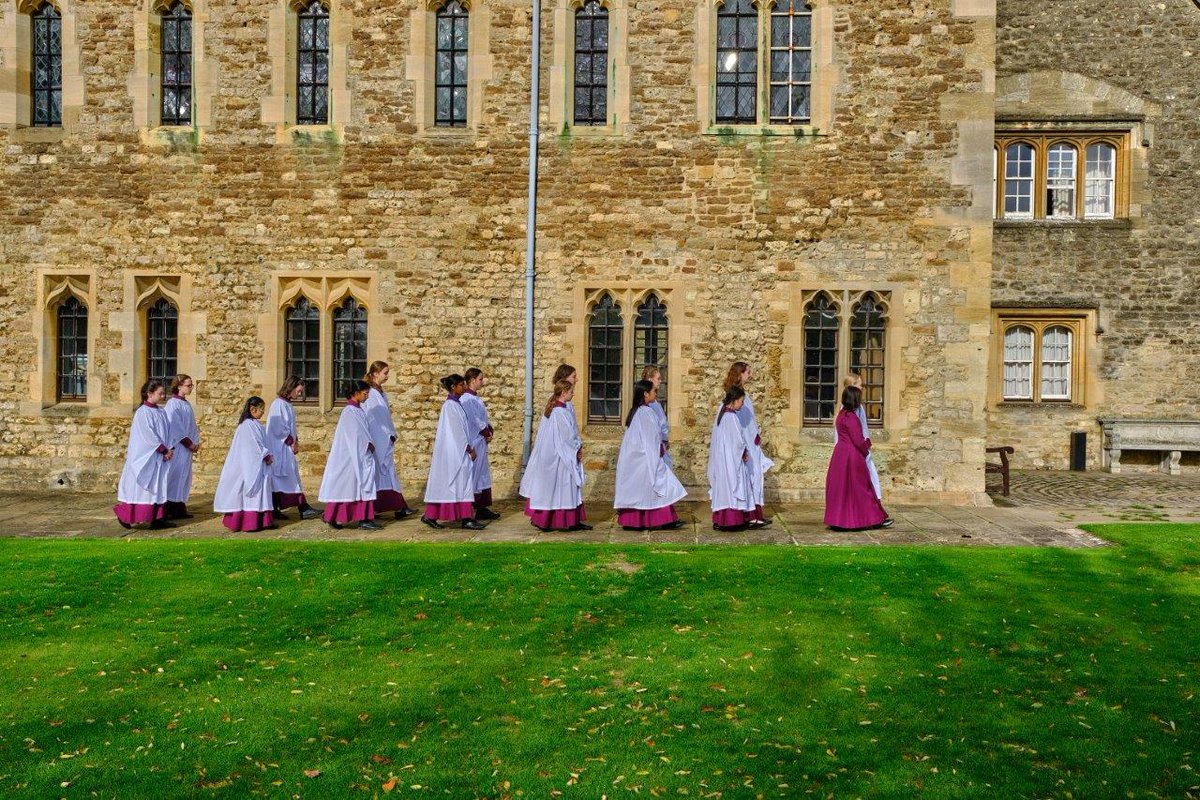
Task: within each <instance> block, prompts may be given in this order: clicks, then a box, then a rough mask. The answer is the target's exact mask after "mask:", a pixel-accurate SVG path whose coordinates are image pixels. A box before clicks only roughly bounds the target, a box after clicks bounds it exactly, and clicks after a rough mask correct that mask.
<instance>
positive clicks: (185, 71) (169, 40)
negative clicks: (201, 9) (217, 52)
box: [160, 2, 192, 125]
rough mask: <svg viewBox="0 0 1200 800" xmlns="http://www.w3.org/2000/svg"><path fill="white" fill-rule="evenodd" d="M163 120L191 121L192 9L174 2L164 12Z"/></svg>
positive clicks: (162, 22)
mask: <svg viewBox="0 0 1200 800" xmlns="http://www.w3.org/2000/svg"><path fill="white" fill-rule="evenodd" d="M160 25H161V42H162V45H161V49H162V87H161V94H162V124H163V125H191V124H192V12H191V11H188V9H187V7H186V6H184V4H183V3H180V2H176V3H175V4H174V5H172V6H171V7H170V8H169V9H167V10H166V11H164V12H163V14H162V19H161V21H160Z"/></svg>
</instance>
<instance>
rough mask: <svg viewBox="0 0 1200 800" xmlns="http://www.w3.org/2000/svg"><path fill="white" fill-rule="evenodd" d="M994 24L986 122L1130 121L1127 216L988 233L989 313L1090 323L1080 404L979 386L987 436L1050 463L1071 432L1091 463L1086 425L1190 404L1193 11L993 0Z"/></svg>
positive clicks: (1194, 367)
mask: <svg viewBox="0 0 1200 800" xmlns="http://www.w3.org/2000/svg"><path fill="white" fill-rule="evenodd" d="M997 29H998V34H997V45H996V68H997V73H998V81H997V118H998V121H997V127H998V128H999V127H1000V126H1001V125H1002V124H1003V123H1002V121H1001V120H1002V119H1003V117H1004V116H1005V115H1008V116H1010V117H1012V118H1020V117H1026V118H1031V117H1046V118H1060V119H1071V120H1088V119H1093V120H1104V119H1108V118H1120V119H1129V120H1133V121H1134V124H1133V127H1134V128H1135V135H1134V137H1133V141H1132V148H1131V149H1132V153H1131V163H1130V170H1131V187H1130V188H1131V198H1130V200H1131V202H1130V214H1129V219H1128V220H1118V221H1114V222H1106V223H1088V222H1081V223H1067V224H1061V223H1018V222H1014V223H1002V224H998V225H997V227H996V231H995V250H994V257H993V258H994V269H995V273H994V278H993V283H992V303H993V305H994V306H997V307H1019V306H1031V307H1051V308H1059V307H1068V308H1069V307H1079V308H1090V309H1094V310H1095V312H1096V319H1097V330H1096V332H1095V334H1096V335H1094V336H1093V337H1092V338H1091V340H1090V341H1089V342H1088V343H1087V345H1086V346H1087V348H1088V349H1089V350H1090V351H1091V353H1090V355H1091V357H1090V359H1089V362H1088V364H1087V371H1088V375H1087V387H1086V391H1087V397H1086V401H1085V402H1084V403H1081V404H1073V405H1072V404H1067V405H1047V404H1043V405H1041V406H1030V405H1022V404H1004V403H998V402H996V392H995V386H993V392H992V397H991V402H990V403H989V408H990V413H989V420H988V428H989V439H991V440H992V441H993V442H994V443H996V444H1001V443H1003V444H1013V445H1015V446H1016V447H1017V463H1018V464H1019V465H1021V466H1036V467H1050V468H1059V469H1062V468H1066V466H1067V464H1068V457H1069V436H1068V434H1069V433H1070V432H1072V431H1086V432H1087V433H1088V436H1089V441H1088V444H1089V447H1088V462H1089V468H1096V467H1098V466H1099V464H1100V447H1101V443H1100V427H1099V425H1098V423H1097V421H1096V420H1097V418H1100V417H1156V418H1157V417H1162V418H1189V419H1196V408H1197V403H1198V402H1200V317H1197V315H1196V313H1195V307H1196V300H1197V298H1198V297H1200V249H1198V245H1200V182H1198V181H1197V180H1196V176H1197V175H1198V174H1200V114H1198V113H1197V110H1198V109H1200V45H1198V44H1197V43H1198V42H1200V7H1197V5H1196V4H1195V3H1194V2H1192V1H1191V0H1168V2H1165V3H1152V2H1136V3H1129V2H1118V0H1101V2H1083V1H1082V0H1063V2H1054V3H1028V2H1022V0H1001V2H1000V3H998V5H997ZM1139 120H1140V121H1139ZM1077 124H1083V123H1077ZM992 369H993V381H994V380H995V371H996V365H995V363H993V367H992ZM1147 463H1149V462H1148V461H1147ZM1154 463H1157V462H1156V461H1155V462H1154ZM1185 463H1187V462H1185ZM1192 463H1194V462H1192Z"/></svg>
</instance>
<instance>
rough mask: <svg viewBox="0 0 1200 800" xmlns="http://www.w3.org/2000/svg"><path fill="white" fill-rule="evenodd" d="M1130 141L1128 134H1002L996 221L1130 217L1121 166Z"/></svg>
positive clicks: (997, 155)
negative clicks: (1126, 215)
mask: <svg viewBox="0 0 1200 800" xmlns="http://www.w3.org/2000/svg"><path fill="white" fill-rule="evenodd" d="M1128 138H1129V135H1128V134H1127V133H1096V134H1082V133H1070V134H1067V133H1016V132H1014V133H999V134H997V140H996V147H995V149H994V151H993V152H994V156H995V158H996V164H995V165H993V171H992V174H993V176H994V178H993V184H994V186H993V194H994V197H995V200H994V202H993V208H994V209H995V216H996V218H997V219H1008V220H1033V219H1052V220H1103V219H1115V218H1117V217H1119V216H1121V215H1122V214H1123V213H1126V212H1125V211H1124V210H1123V209H1126V208H1127V205H1128V200H1127V196H1128V191H1127V190H1126V188H1124V186H1125V184H1127V183H1128V178H1127V177H1126V176H1125V174H1124V173H1125V172H1126V170H1124V169H1123V168H1122V166H1121V165H1122V163H1124V155H1125V153H1126V151H1127V150H1128ZM1123 181H1124V182H1125V184H1123V183H1122V182H1123ZM1080 187H1082V191H1080Z"/></svg>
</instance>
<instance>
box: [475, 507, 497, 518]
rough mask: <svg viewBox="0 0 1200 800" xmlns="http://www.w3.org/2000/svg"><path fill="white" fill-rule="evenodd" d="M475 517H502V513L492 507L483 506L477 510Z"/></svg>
mask: <svg viewBox="0 0 1200 800" xmlns="http://www.w3.org/2000/svg"><path fill="white" fill-rule="evenodd" d="M475 519H500V515H499V514H497V513H496V512H495V511H492V510H491V509H490V508H481V509H479V510H478V511H476V512H475Z"/></svg>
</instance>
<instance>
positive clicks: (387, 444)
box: [362, 386, 400, 492]
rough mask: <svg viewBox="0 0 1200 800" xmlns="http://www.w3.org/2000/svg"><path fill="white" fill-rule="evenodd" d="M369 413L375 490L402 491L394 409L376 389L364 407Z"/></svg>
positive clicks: (372, 391) (369, 395)
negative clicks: (372, 443) (373, 448)
mask: <svg viewBox="0 0 1200 800" xmlns="http://www.w3.org/2000/svg"><path fill="white" fill-rule="evenodd" d="M362 407H363V410H364V411H366V412H367V427H368V428H370V431H371V441H372V442H374V444H375V489H376V490H377V491H380V492H382V491H386V490H391V491H393V492H399V491H400V478H399V477H398V476H397V475H396V425H395V423H394V422H392V408H391V406H390V405H389V404H388V399H387V395H385V394H384V393H383V392H381V391H380V390H379V389H376V388H375V387H373V386H372V387H371V393H370V394H368V395H367V399H366V401H365V402H364V403H363V405H362Z"/></svg>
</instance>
